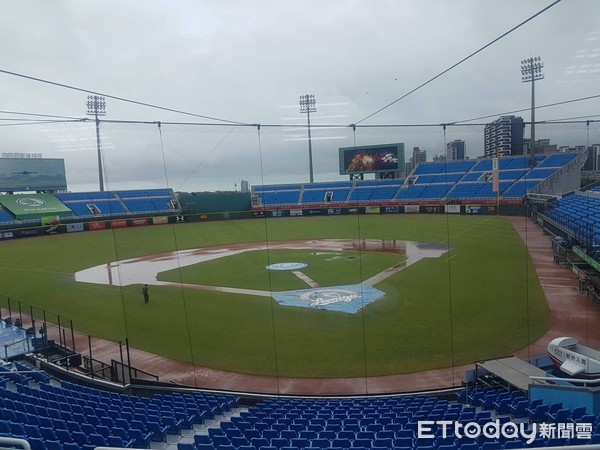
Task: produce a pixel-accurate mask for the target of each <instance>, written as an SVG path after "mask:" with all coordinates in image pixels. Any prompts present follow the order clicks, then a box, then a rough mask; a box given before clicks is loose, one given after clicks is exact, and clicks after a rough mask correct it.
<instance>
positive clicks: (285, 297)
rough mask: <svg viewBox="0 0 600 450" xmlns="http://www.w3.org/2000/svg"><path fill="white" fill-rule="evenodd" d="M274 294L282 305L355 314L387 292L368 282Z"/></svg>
mask: <svg viewBox="0 0 600 450" xmlns="http://www.w3.org/2000/svg"><path fill="white" fill-rule="evenodd" d="M272 295H273V298H274V299H275V300H276V301H277V303H279V304H280V305H282V306H296V307H300V308H311V309H326V310H329V311H338V312H345V313H350V314H355V313H357V312H358V311H360V310H361V309H363V308H364V307H366V306H367V305H369V304H371V303H373V302H375V301H377V300H379V299H380V298H382V297H383V296H384V295H385V293H384V292H382V291H380V290H379V289H375V288H374V287H373V286H369V285H366V284H353V285H347V286H328V287H322V288H316V289H315V288H313V289H299V290H296V291H284V292H273V293H272Z"/></svg>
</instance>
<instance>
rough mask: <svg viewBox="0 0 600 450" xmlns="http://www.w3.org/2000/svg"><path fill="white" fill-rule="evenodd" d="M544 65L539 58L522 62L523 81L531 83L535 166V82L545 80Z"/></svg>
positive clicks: (532, 138) (532, 152)
mask: <svg viewBox="0 0 600 450" xmlns="http://www.w3.org/2000/svg"><path fill="white" fill-rule="evenodd" d="M543 68H544V63H543V62H542V61H541V58H540V57H539V56H536V57H532V58H526V59H524V60H522V61H521V81H522V82H523V83H531V142H530V144H529V152H530V153H531V162H532V163H533V164H535V81H536V80H541V79H543V78H544V74H543V73H542V69H543Z"/></svg>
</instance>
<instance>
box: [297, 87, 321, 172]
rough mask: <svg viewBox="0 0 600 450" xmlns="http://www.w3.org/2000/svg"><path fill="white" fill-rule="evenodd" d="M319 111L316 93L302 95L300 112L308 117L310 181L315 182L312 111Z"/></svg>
mask: <svg viewBox="0 0 600 450" xmlns="http://www.w3.org/2000/svg"><path fill="white" fill-rule="evenodd" d="M316 111H317V101H316V100H315V96H314V95H312V94H311V95H309V94H306V95H301V96H300V113H301V114H305V113H306V117H307V119H308V168H309V171H310V182H311V183H314V177H313V158H312V140H311V137H310V113H311V112H316Z"/></svg>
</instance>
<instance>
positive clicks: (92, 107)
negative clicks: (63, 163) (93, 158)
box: [86, 95, 106, 192]
mask: <svg viewBox="0 0 600 450" xmlns="http://www.w3.org/2000/svg"><path fill="white" fill-rule="evenodd" d="M86 104H87V108H88V110H87V115H88V116H94V118H95V119H96V146H97V148H98V180H99V184H100V192H102V191H104V175H103V174H102V152H101V151H100V119H98V116H105V115H106V100H105V98H104V97H101V96H99V95H88V98H87V103H86Z"/></svg>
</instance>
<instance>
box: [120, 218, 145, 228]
mask: <svg viewBox="0 0 600 450" xmlns="http://www.w3.org/2000/svg"><path fill="white" fill-rule="evenodd" d="M146 225H148V219H133V220H132V221H131V226H134V227H144V226H146ZM125 226H127V222H125Z"/></svg>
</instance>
